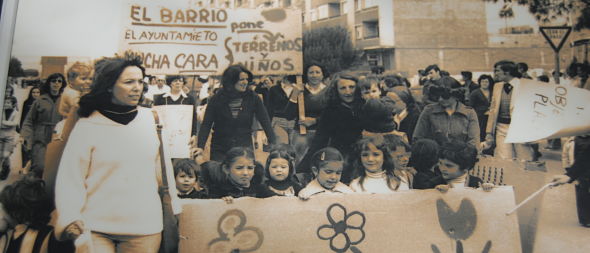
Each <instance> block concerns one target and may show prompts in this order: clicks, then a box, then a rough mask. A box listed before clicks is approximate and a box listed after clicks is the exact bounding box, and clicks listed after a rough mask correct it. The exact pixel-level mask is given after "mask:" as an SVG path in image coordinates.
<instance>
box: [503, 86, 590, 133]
mask: <svg viewBox="0 0 590 253" xmlns="http://www.w3.org/2000/svg"><path fill="white" fill-rule="evenodd" d="M512 98H513V99H512V101H513V103H514V110H513V111H512V117H511V118H512V121H511V122H510V127H509V128H508V135H507V136H506V142H507V143H521V142H531V141H537V140H541V139H554V138H560V137H565V136H575V135H582V134H588V133H590V91H589V90H586V89H580V88H576V87H572V86H565V85H555V84H550V83H543V82H538V81H533V80H529V79H524V78H523V79H520V85H519V86H518V87H515V89H514V94H513V96H512Z"/></svg>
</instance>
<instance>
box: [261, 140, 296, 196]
mask: <svg viewBox="0 0 590 253" xmlns="http://www.w3.org/2000/svg"><path fill="white" fill-rule="evenodd" d="M294 153H295V151H294V150H289V149H288V146H287V145H281V146H279V147H277V148H274V149H273V150H271V151H270V153H269V154H268V158H267V159H266V170H265V171H264V174H265V176H266V179H267V180H266V182H265V183H264V184H265V186H266V187H267V188H268V190H270V191H272V192H274V193H275V194H276V195H279V196H296V195H297V194H298V193H299V191H300V190H301V185H300V184H299V183H298V182H297V181H296V180H295V157H294Z"/></svg>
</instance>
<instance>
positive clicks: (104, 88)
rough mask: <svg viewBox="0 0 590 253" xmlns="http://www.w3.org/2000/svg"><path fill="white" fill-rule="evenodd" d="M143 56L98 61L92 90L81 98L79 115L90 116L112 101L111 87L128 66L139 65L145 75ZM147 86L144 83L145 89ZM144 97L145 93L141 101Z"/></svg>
mask: <svg viewBox="0 0 590 253" xmlns="http://www.w3.org/2000/svg"><path fill="white" fill-rule="evenodd" d="M141 63H142V61H141V58H140V57H138V56H131V55H128V56H125V57H113V58H103V59H101V60H99V61H97V62H96V64H95V66H94V69H95V74H94V80H93V81H92V89H91V90H90V92H89V93H88V94H86V95H84V96H82V97H81V98H80V102H79V104H80V108H79V109H78V115H80V117H88V116H90V114H91V113H92V112H94V111H95V110H98V109H100V108H101V107H102V106H103V105H105V104H108V103H110V101H111V99H112V93H111V92H109V89H112V88H113V86H115V83H116V82H117V80H118V79H119V76H120V75H121V73H123V71H124V70H125V68H127V67H138V68H139V69H141V73H142V76H145V68H144V67H143V66H142V65H141ZM146 87H147V86H146V85H145V84H144V91H145V88H146ZM142 99H143V93H142V95H141V98H140V101H141V100H142Z"/></svg>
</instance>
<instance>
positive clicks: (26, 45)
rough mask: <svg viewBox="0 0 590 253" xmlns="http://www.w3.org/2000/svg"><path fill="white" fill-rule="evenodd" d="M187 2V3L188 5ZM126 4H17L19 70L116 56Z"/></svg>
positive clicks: (526, 18)
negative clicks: (63, 59)
mask: <svg viewBox="0 0 590 253" xmlns="http://www.w3.org/2000/svg"><path fill="white" fill-rule="evenodd" d="M186 1H187V2H190V0H186ZM126 2H127V1H124V0H20V1H19V7H18V13H17V21H16V27H15V34H14V40H13V50H12V55H13V56H16V57H17V58H19V59H20V60H21V62H22V63H23V68H25V69H27V68H37V69H40V56H42V55H43V56H68V57H69V63H70V64H71V63H73V62H75V61H86V62H90V61H91V60H93V59H96V58H100V57H102V56H112V55H113V54H114V53H115V52H117V49H118V46H119V37H120V33H121V29H120V27H121V22H122V20H123V18H122V15H124V13H122V10H123V8H122V7H123V6H124V3H126ZM500 8H501V4H500V3H498V4H491V3H490V4H488V6H487V16H488V27H487V28H488V32H490V33H495V32H496V31H498V29H500V28H502V27H504V26H505V21H504V20H503V19H500V18H498V11H499V9H500ZM514 11H515V16H516V18H514V19H510V20H508V24H509V25H533V26H534V25H535V24H536V20H535V19H534V17H533V16H532V15H530V14H529V13H528V11H527V9H526V8H525V7H521V6H514Z"/></svg>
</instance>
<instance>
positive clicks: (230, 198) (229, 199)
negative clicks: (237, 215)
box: [221, 196, 234, 204]
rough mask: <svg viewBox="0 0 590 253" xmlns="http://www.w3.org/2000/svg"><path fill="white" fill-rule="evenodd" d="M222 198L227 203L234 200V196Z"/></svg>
mask: <svg viewBox="0 0 590 253" xmlns="http://www.w3.org/2000/svg"><path fill="white" fill-rule="evenodd" d="M221 199H223V201H225V203H227V204H231V203H233V202H234V198H233V197H232V196H225V197H223V198H221Z"/></svg>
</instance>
